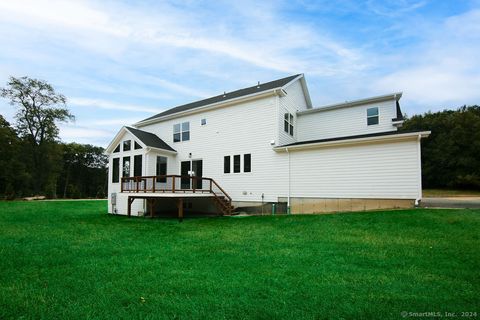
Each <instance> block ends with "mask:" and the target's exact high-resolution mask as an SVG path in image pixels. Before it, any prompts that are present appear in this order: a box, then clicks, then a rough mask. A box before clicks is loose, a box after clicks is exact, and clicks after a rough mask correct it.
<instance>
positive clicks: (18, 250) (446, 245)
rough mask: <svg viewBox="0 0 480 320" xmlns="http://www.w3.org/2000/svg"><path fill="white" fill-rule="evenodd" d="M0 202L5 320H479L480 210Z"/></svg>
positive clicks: (1, 312)
mask: <svg viewBox="0 0 480 320" xmlns="http://www.w3.org/2000/svg"><path fill="white" fill-rule="evenodd" d="M105 212H106V202H104V201H71V202H69V201H66V202H63V201H58V202H0V243H1V247H0V270H1V272H0V319H2V320H3V319H10V318H15V319H19V318H21V319H33V318H35V319H39V318H44V319H58V318H60V319H70V320H71V319H93V318H94V319H108V318H112V319H118V318H123V319H130V318H133V319H157V318H181V319H205V318H215V319H218V318H228V319H246V318H255V319H272V318H276V319H279V318H282V319H322V318H335V319H337V318H347V319H362V318H363V319H371V318H381V319H389V318H391V319H401V318H402V317H401V315H400V313H401V311H408V312H427V311H435V312H437V311H438V312H466V311H471V312H475V311H476V312H477V317H480V300H479V296H478V294H479V292H480V272H479V270H480V210H427V209H418V210H404V211H389V212H388V211H385V212H373V213H353V214H336V215H317V216H314V215H305V216H263V217H261V216H256V217H244V218H240V217H224V218H196V219H186V220H185V221H184V222H183V223H178V222H177V220H174V219H154V220H150V219H143V218H130V219H129V218H126V217H121V216H110V215H106V214H105Z"/></svg>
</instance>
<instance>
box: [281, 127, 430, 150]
mask: <svg viewBox="0 0 480 320" xmlns="http://www.w3.org/2000/svg"><path fill="white" fill-rule="evenodd" d="M430 133H431V131H420V132H409V133H397V134H391V135H385V136H376V137H367V138H352V139H345V140H336V141H325V142H312V143H305V144H298V145H291V146H282V147H274V148H273V150H274V151H276V152H287V149H288V152H290V151H298V150H308V149H319V148H326V147H332V146H345V145H353V144H364V143H375V142H383V141H397V140H407V139H411V138H415V139H418V138H419V137H420V138H426V137H428V136H429V135H430Z"/></svg>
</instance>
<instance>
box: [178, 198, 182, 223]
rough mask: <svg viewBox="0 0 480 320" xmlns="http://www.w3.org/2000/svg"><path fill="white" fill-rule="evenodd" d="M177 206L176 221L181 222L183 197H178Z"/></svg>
mask: <svg viewBox="0 0 480 320" xmlns="http://www.w3.org/2000/svg"><path fill="white" fill-rule="evenodd" d="M177 206H178V221H179V222H182V221H183V198H178V201H177Z"/></svg>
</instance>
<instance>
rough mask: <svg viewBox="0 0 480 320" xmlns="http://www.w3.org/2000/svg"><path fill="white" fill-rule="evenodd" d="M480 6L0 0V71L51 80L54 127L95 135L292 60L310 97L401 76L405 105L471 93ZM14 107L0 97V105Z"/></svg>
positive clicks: (422, 1) (381, 84)
mask: <svg viewBox="0 0 480 320" xmlns="http://www.w3.org/2000/svg"><path fill="white" fill-rule="evenodd" d="M479 8H480V4H479V3H478V1H465V2H463V1H462V2H459V1H454V0H446V1H442V2H432V1H430V0H399V1H394V0H388V1H376V0H368V1H363V2H359V1H355V0H341V1H337V2H335V3H333V2H331V1H327V0H319V1H314V2H312V1H304V0H292V1H287V0H278V1H276V0H275V1H274V0H266V1H255V0H245V1H240V2H238V1H237V2H226V1H219V2H215V3H210V2H196V1H182V2H176V3H172V2H169V1H166V2H157V1H147V2H135V3H132V2H128V1H102V2H99V1H92V0H72V1H61V0H48V1H47V0H16V1H0V42H1V43H2V50H0V81H5V80H6V79H7V76H8V75H14V76H23V75H29V76H32V77H36V78H41V79H45V80H47V81H49V82H51V83H52V84H53V85H54V86H55V87H56V88H57V89H58V90H59V91H60V92H62V93H64V94H65V95H67V97H69V105H70V106H71V108H72V111H74V113H75V114H76V115H77V123H76V124H75V125H70V126H68V127H65V128H67V129H63V130H62V138H64V139H73V138H75V137H77V138H78V139H82V141H89V140H88V139H91V140H90V141H96V142H97V143H101V144H103V145H106V144H107V143H108V140H109V139H110V138H111V136H110V137H108V133H107V132H110V129H111V131H112V132H113V134H114V132H115V131H116V126H121V125H124V124H129V123H132V122H135V121H136V120H138V119H143V118H146V117H148V116H151V115H152V114H154V113H157V112H161V111H162V110H165V108H168V107H172V106H176V105H179V104H183V103H186V102H189V101H193V100H196V99H201V98H204V97H208V96H211V95H215V94H219V93H221V92H223V91H230V90H234V89H237V88H240V87H243V86H249V85H253V84H254V83H256V81H257V80H259V81H262V82H263V81H268V80H272V79H275V78H278V77H283V76H286V75H289V74H293V73H300V72H303V73H305V74H306V76H307V81H308V83H309V86H310V93H311V95H312V98H313V101H314V103H315V104H317V105H320V104H325V103H330V102H336V101H343V100H351V99H354V98H362V97H365V96H368V95H376V94H383V93H387V92H392V91H397V90H400V91H404V93H405V94H404V98H403V99H402V102H403V105H404V108H405V109H406V110H407V111H408V112H409V113H410V114H411V113H414V112H421V111H424V110H427V109H428V108H432V109H435V108H440V107H444V106H446V105H450V106H453V105H460V104H463V103H470V102H472V103H474V102H477V103H478V100H480V92H478V90H477V89H476V88H478V87H479V79H478V78H479V74H480V63H479V61H480V60H479V59H478V58H477V55H478V52H479V50H480V39H479V36H478V35H479V34H480V30H479V28H480V27H479V24H478V21H480V16H479V13H478V10H479ZM11 110H12V108H11V107H10V106H7V105H6V102H5V101H1V102H0V112H1V113H3V114H5V113H7V115H8V112H10V115H11V114H12V112H11ZM130 117H131V118H132V120H131V121H129V119H130ZM105 127H107V128H108V130H106V131H103V128H105ZM73 128H78V129H79V131H77V132H75V131H74V130H73ZM97 129H98V130H100V131H99V132H96V131H95V130H97ZM93 133H95V134H93ZM102 139H103V140H102Z"/></svg>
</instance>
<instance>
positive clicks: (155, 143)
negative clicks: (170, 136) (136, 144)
mask: <svg viewBox="0 0 480 320" xmlns="http://www.w3.org/2000/svg"><path fill="white" fill-rule="evenodd" d="M126 128H127V130H128V131H130V132H131V133H132V134H133V135H134V136H135V137H137V138H138V139H139V140H140V141H142V142H143V143H144V144H145V145H146V146H147V147H153V148H158V149H164V150H168V151H176V150H175V149H173V148H172V147H170V146H169V145H168V144H167V143H166V142H165V141H163V140H162V139H160V138H159V137H158V136H157V135H155V134H153V133H151V132H147V131H143V130H138V129H135V128H132V127H126Z"/></svg>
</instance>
